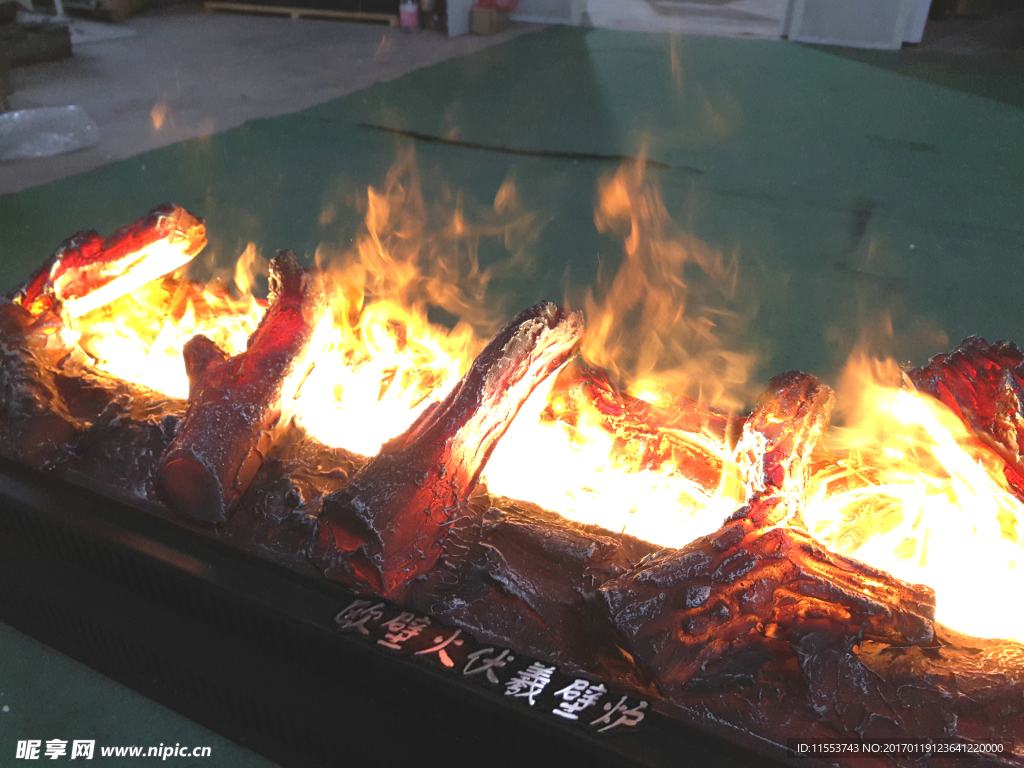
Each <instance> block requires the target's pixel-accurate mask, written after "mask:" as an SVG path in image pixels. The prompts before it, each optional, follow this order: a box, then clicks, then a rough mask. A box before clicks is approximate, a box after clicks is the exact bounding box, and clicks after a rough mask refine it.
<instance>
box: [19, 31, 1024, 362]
mask: <svg viewBox="0 0 1024 768" xmlns="http://www.w3.org/2000/svg"><path fill="white" fill-rule="evenodd" d="M894 69H896V67H894V68H893V69H889V70H887V69H883V68H880V67H877V66H870V65H867V64H864V63H862V62H859V61H855V60H851V59H849V58H844V57H840V56H836V55H832V54H830V53H828V52H825V51H822V50H816V49H813V48H808V47H802V46H796V45H788V44H780V43H773V42H761V41H745V40H732V39H718V38H698V37H693V38H681V37H670V36H664V35H647V34H639V33H625V32H612V31H604V30H581V29H571V28H559V29H550V30H547V31H545V32H542V33H540V34H536V35H531V36H524V37H521V38H518V39H516V40H513V41H511V42H509V43H507V44H505V45H502V46H497V47H494V48H490V49H487V50H485V51H482V52H479V53H476V54H474V55H472V56H467V57H464V58H461V59H456V60H452V61H448V62H445V63H442V64H438V65H436V66H433V67H429V68H427V69H424V70H420V71H418V72H415V73H412V74H410V75H407V76H405V77H402V78H399V79H398V80H395V81H393V82H390V83H384V84H378V85H375V86H373V87H371V88H369V89H366V90H364V91H361V92H358V93H355V94H352V95H350V96H347V97H345V98H342V99H338V100H336V101H333V102H330V103H328V104H325V105H322V106H319V107H315V108H312V109H309V110H306V111H304V112H300V113H298V114H295V115H290V116H285V117H280V118H275V119H268V120H257V121H252V122H250V123H247V124H246V125H244V126H242V127H240V128H238V129H236V130H233V131H229V132H227V133H224V134H220V135H216V136H212V137H209V138H204V139H197V140H194V141H188V142H184V143H182V144H178V145H175V146H171V147H167V148H164V149H160V150H156V151H153V152H149V153H147V154H144V155H140V156H138V157H135V158H132V159H130V160H126V161H123V162H119V163H115V164H112V165H109V166H106V167H104V168H101V169H98V170H96V171H93V172H90V173H86V174H82V175H80V176H77V177H73V178H69V179H65V180H62V181H59V182H55V183H53V184H49V185H46V186H43V187H39V188H35V189H31V190H27V191H25V192H22V193H19V194H16V195H11V196H7V197H4V198H0V220H2V221H3V237H2V242H0V249H2V250H0V255H2V258H3V260H4V263H5V264H6V265H7V271H6V274H5V278H6V280H5V282H6V283H8V284H13V283H14V282H15V281H16V280H17V279H19V278H21V277H23V276H24V275H25V274H26V272H27V271H28V270H29V269H30V267H31V265H33V264H35V263H38V262H39V261H40V260H41V259H42V258H44V257H45V256H46V255H47V254H48V253H49V252H50V251H51V250H52V249H53V248H54V247H55V246H56V245H57V244H58V243H59V242H60V240H61V239H62V238H63V237H64V236H66V235H68V234H70V233H71V232H74V231H76V230H78V229H81V228H86V227H92V228H96V229H98V230H99V231H101V232H105V231H110V230H111V229H113V228H114V227H116V226H118V225H120V224H122V223H125V222H128V221H131V220H133V219H134V218H136V217H137V216H138V215H140V213H142V212H144V211H145V210H147V209H148V208H149V207H151V206H152V205H154V204H157V203H159V202H162V201H164V200H173V201H176V202H179V203H181V204H183V205H185V206H186V207H188V208H190V209H191V210H193V211H194V212H196V213H198V214H200V215H203V216H205V217H206V218H207V221H208V225H209V229H210V232H211V246H212V249H213V250H214V251H215V252H216V253H217V255H218V258H220V259H222V260H223V261H224V262H225V263H227V261H229V260H230V259H231V258H233V256H234V255H236V254H237V252H238V250H239V249H240V248H241V247H242V245H244V243H246V242H248V241H250V240H251V241H254V242H256V243H257V244H258V246H259V247H260V248H261V249H262V250H263V252H265V253H270V252H272V251H273V250H275V249H277V248H285V247H290V248H293V249H295V250H297V251H298V252H300V253H304V254H306V255H307V256H308V255H311V254H312V252H313V251H314V250H315V248H316V246H317V245H318V244H319V243H320V242H321V241H328V242H336V243H344V242H345V240H346V238H351V236H352V234H353V233H354V231H355V227H356V225H357V223H358V219H359V214H358V213H357V212H356V211H355V210H354V209H351V208H345V207H344V206H341V207H342V208H343V209H344V210H343V211H342V214H341V215H339V216H338V217H336V218H335V219H333V220H332V221H331V223H330V224H329V225H325V224H323V223H322V221H321V220H322V214H323V212H324V210H325V208H326V207H328V206H329V205H332V204H334V203H336V202H338V201H339V200H341V199H342V198H345V196H346V195H347V196H349V197H351V195H352V194H353V193H354V192H356V191H358V190H361V189H365V187H366V185H368V184H378V185H379V184H381V183H382V181H383V179H384V176H385V174H386V171H387V169H388V167H389V166H390V165H391V164H392V163H393V162H394V161H395V158H396V150H397V148H398V147H399V146H400V145H404V144H410V143H411V144H414V145H415V146H416V152H417V158H418V163H419V166H420V168H421V171H422V173H423V176H424V178H425V179H430V180H433V181H443V182H445V183H447V185H448V186H449V188H451V189H454V190H463V191H464V192H465V193H466V194H467V195H470V196H472V197H474V198H476V199H477V200H480V201H490V200H491V199H493V196H494V195H495V193H496V191H497V190H498V188H499V186H500V185H501V182H502V181H503V179H505V177H506V176H507V175H508V174H509V173H513V174H514V175H515V178H516V182H517V187H518V191H519V196H520V199H521V200H522V201H523V205H524V207H526V208H528V209H530V210H533V211H535V212H536V213H537V214H539V216H540V217H541V220H542V221H543V222H545V223H544V226H543V228H542V229H541V231H540V234H539V237H538V238H537V239H536V241H535V242H533V243H532V245H531V249H532V252H533V255H534V256H535V258H536V268H535V270H534V271H533V273H532V274H530V275H522V276H521V277H520V279H518V280H514V281H509V282H507V283H505V284H502V285H493V286H492V291H493V292H497V293H502V292H503V293H505V294H507V296H506V298H507V306H508V307H509V308H510V311H511V308H515V307H517V306H525V305H527V304H529V303H532V302H533V301H535V300H537V299H540V298H543V297H553V298H561V296H562V295H563V293H564V289H565V283H566V274H568V275H569V280H570V282H572V283H573V284H574V285H577V286H579V285H585V284H586V283H587V282H588V281H591V280H593V279H594V276H595V275H596V273H597V269H598V263H599V262H601V263H602V264H603V266H604V269H605V270H606V271H607V270H611V269H613V268H614V266H615V265H616V264H617V262H618V260H619V259H620V258H621V251H622V247H621V243H620V242H618V241H616V240H614V239H612V238H609V237H605V236H603V235H600V234H599V233H598V232H597V231H596V229H595V226H594V215H593V206H594V197H595V189H596V184H597V180H598V179H599V178H600V177H601V176H602V175H603V174H607V173H609V172H611V171H613V170H614V169H615V167H616V165H617V162H618V161H617V160H616V159H615V158H616V157H618V156H622V155H633V154H637V153H639V152H640V151H641V150H643V149H644V148H646V151H647V152H648V155H649V157H650V159H651V160H652V161H655V162H656V164H657V165H658V166H660V167H657V168H655V169H652V171H651V174H652V177H654V178H656V180H657V181H658V182H659V183H660V185H661V187H662V190H663V193H664V197H665V203H666V207H667V210H668V211H669V213H671V215H672V216H673V217H674V218H675V219H676V220H677V221H678V222H680V223H681V224H683V225H684V226H685V228H687V229H689V230H690V231H692V233H693V234H694V235H695V236H696V237H698V238H700V239H701V240H703V241H704V242H706V243H707V244H709V245H710V246H711V247H713V248H716V249H720V250H721V251H723V253H725V254H726V255H727V256H729V257H731V256H735V257H736V258H737V259H738V263H739V268H740V276H739V282H738V286H737V293H736V304H737V306H739V307H743V308H745V309H746V310H747V311H748V312H750V313H753V311H754V308H756V312H757V314H756V316H755V317H754V319H753V321H752V323H751V324H750V325H749V327H748V329H747V331H746V338H745V341H744V343H746V344H748V345H749V347H750V348H751V349H754V350H756V351H757V353H758V355H759V359H760V362H761V367H760V371H759V375H760V376H761V378H765V377H767V376H768V375H771V374H772V373H773V372H777V371H780V370H785V369H790V368H802V369H805V370H809V371H812V372H815V373H818V374H819V375H823V376H825V377H830V376H832V375H834V373H835V372H836V370H837V369H838V367H839V366H840V365H841V363H842V361H844V360H845V359H846V357H847V355H848V354H849V352H850V349H851V347H852V345H853V344H854V342H855V341H856V340H857V339H858V338H859V337H860V335H861V330H862V328H863V327H864V325H865V324H870V323H873V322H875V321H876V320H877V318H878V317H880V316H881V315H882V314H883V313H886V312H887V313H889V315H890V316H891V318H892V323H893V329H894V333H895V336H896V340H895V342H894V343H893V344H892V345H891V346H892V350H893V351H894V352H895V353H896V354H897V355H899V356H900V357H901V358H904V359H907V360H910V359H912V360H914V361H922V360H924V359H925V358H926V357H927V356H928V355H930V354H933V353H935V352H939V351H941V350H942V349H943V348H944V347H946V346H948V345H949V344H951V343H956V342H957V341H959V340H960V338H961V337H963V336H966V335H968V334H971V333H979V334H982V335H985V336H986V337H990V338H995V337H1000V338H1002V337H1007V338H1010V339H1017V340H1020V341H1024V319H1022V318H1021V317H1020V315H1019V313H1018V312H1017V311H1016V301H1015V299H1016V291H1017V290H1018V286H1019V285H1021V284H1022V283H1024V260H1022V259H1021V256H1022V255H1024V192H1022V190H1024V142H1021V141H1020V137H1021V136H1022V135H1024V112H1022V111H1021V110H1020V109H1018V108H1016V107H1014V106H1012V105H1010V104H1007V103H1002V102H999V101H995V100H992V99H987V98H982V97H978V96H975V95H972V94H969V93H965V92H963V91H962V90H956V89H952V88H949V89H947V88H945V87H942V86H941V85H937V84H935V83H931V82H925V81H922V80H920V79H915V78H912V77H904V76H902V75H900V74H899V73H898V72H897V71H893V70H894ZM381 127H383V128H387V129H391V131H404V132H407V133H409V134H413V136H412V137H410V136H408V135H401V134H399V133H394V132H388V131H382V130H380V128H381ZM430 137H433V138H436V139H443V140H446V141H447V142H454V143H446V141H442V142H438V141H427V140H425V139H426V138H430ZM487 146H490V147H497V148H501V149H502V150H504V151H500V152H499V151H490V150H488V149H486V148H484V147H487ZM563 155H564V156H563ZM435 187H437V185H435ZM438 188H439V187H438ZM343 193H344V194H343ZM427 194H428V196H429V194H430V193H429V190H428V192H427Z"/></svg>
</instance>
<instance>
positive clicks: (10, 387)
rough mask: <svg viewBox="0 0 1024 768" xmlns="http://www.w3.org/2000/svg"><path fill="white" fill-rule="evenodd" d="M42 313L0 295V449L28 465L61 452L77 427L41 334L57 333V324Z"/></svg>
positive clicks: (78, 430)
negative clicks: (38, 314)
mask: <svg viewBox="0 0 1024 768" xmlns="http://www.w3.org/2000/svg"><path fill="white" fill-rule="evenodd" d="M48 317H49V319H50V320H51V321H52V322H49V323H40V322H39V320H38V319H37V318H35V317H33V316H32V315H30V314H29V313H28V311H27V310H25V309H24V308H23V307H21V306H20V305H18V304H16V303H13V302H11V301H9V300H0V451H2V452H3V453H4V454H5V455H7V456H10V457H11V458H14V459H17V460H18V461H21V462H23V463H25V464H29V465H30V466H34V467H43V466H49V465H52V464H53V463H54V462H56V461H58V460H59V458H60V457H61V456H64V455H66V454H67V452H68V450H69V448H70V447H71V446H72V445H73V444H74V443H75V441H76V440H77V438H78V435H79V434H80V433H81V429H82V426H81V425H80V424H79V423H78V421H77V420H76V419H75V417H74V416H72V414H71V413H70V412H69V410H68V407H67V405H66V404H65V402H64V399H63V398H62V397H61V395H60V392H59V391H58V389H57V382H56V379H55V372H54V368H53V366H52V364H51V362H50V360H49V359H48V358H49V357H50V356H51V354H50V352H51V350H50V349H49V348H48V345H47V339H48V338H50V337H56V338H58V339H59V336H60V333H61V330H62V329H63V324H62V323H61V322H60V319H59V318H57V317H56V316H55V315H52V314H51V315H49V316H48ZM36 336H40V337H42V338H40V339H39V343H34V341H35V338H34V337H36ZM54 344H55V345H60V342H59V341H55V342H54Z"/></svg>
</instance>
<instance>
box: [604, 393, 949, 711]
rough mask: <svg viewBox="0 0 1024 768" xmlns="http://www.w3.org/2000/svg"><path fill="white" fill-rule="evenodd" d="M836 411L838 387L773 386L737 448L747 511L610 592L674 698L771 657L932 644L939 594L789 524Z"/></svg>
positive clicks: (619, 621)
mask: <svg viewBox="0 0 1024 768" xmlns="http://www.w3.org/2000/svg"><path fill="white" fill-rule="evenodd" d="M831 405H832V393H831V391H830V390H829V389H828V388H827V387H825V386H824V385H822V384H820V383H819V382H818V381H817V380H816V379H815V378H814V377H812V376H808V375H806V374H792V373H791V374H784V375H782V376H779V377H776V378H775V379H773V380H772V382H771V384H770V387H769V392H768V393H767V395H766V396H763V397H762V398H761V400H760V401H759V404H758V407H757V409H756V410H755V411H754V413H753V414H752V415H751V417H750V418H749V419H748V420H747V422H746V424H745V426H744V432H743V437H742V439H741V442H740V447H741V449H742V452H741V454H740V456H741V458H744V459H746V464H747V466H746V467H745V476H746V478H747V482H748V490H749V491H750V492H751V498H750V503H749V504H748V505H747V506H746V507H744V508H742V509H741V510H739V511H738V512H737V514H736V515H735V516H734V519H733V521H732V522H730V523H729V524H727V525H726V526H725V527H723V528H722V529H721V530H720V531H718V532H717V533H715V534H713V535H711V536H706V537H704V538H701V539H698V540H697V541H695V542H693V543H692V544H690V545H688V546H686V547H684V548H682V549H680V550H675V551H669V552H664V553H661V554H659V555H656V556H654V557H652V558H651V559H649V560H648V561H647V562H645V563H643V564H642V565H641V566H640V567H639V568H637V569H636V570H635V571H633V572H631V573H629V574H627V575H625V576H623V577H621V578H619V579H615V580H613V581H610V582H608V583H606V584H605V585H604V586H602V587H601V590H600V592H601V595H602V596H603V598H604V600H605V603H606V604H607V606H608V609H609V613H610V615H611V618H612V621H613V623H614V624H615V626H616V628H617V629H618V630H619V631H620V632H621V633H622V635H623V636H624V637H625V638H627V639H628V640H629V650H631V651H632V652H634V654H635V656H636V657H637V658H638V659H640V660H642V661H643V662H644V663H646V664H647V665H648V666H649V667H650V669H651V671H652V672H653V673H654V676H655V678H656V679H657V680H658V684H659V686H660V687H661V688H662V690H663V691H664V692H666V693H667V694H669V695H672V694H673V693H680V692H682V691H684V690H686V688H687V687H688V686H692V685H695V684H699V683H703V682H707V681H712V680H718V681H721V680H722V679H733V680H744V679H745V680H747V681H752V680H753V679H754V678H755V677H756V675H757V672H758V670H759V669H760V667H761V666H762V665H763V664H764V663H765V662H766V661H768V660H771V659H775V660H780V659H785V658H787V657H790V658H794V661H795V657H794V654H797V653H805V654H806V653H813V652H817V651H820V650H821V649H823V648H826V647H838V648H844V649H846V650H849V649H850V648H851V647H852V646H853V645H854V644H855V643H857V642H860V641H862V640H863V639H865V638H869V639H879V640H884V641H886V642H888V643H890V644H893V645H908V644H925V643H931V642H932V641H933V638H934V629H933V624H932V620H933V617H934V594H933V593H932V592H931V590H929V589H928V588H927V587H921V586H912V585H909V584H905V583H903V582H900V581H899V580H897V579H895V578H893V577H892V576H889V575H888V574H886V573H885V572H883V571H879V570H876V569H874V568H870V567H868V566H865V565H863V564H862V563H858V562H857V561H855V560H851V559H848V558H845V557H842V556H840V555H834V554H832V553H829V552H827V551H826V550H825V549H824V548H823V547H822V546H821V545H819V544H818V543H817V542H815V541H814V540H813V539H812V538H811V537H810V536H809V535H808V534H807V533H805V532H804V531H801V530H798V529H796V528H792V527H782V524H783V523H786V522H788V523H789V524H791V525H799V524H800V515H799V513H800V504H801V499H800V495H801V494H802V488H803V484H804V482H805V480H806V474H807V463H808V461H809V460H810V455H811V452H812V451H813V449H814V447H815V445H816V443H817V442H818V439H819V438H820V435H821V433H822V431H823V430H824V429H825V427H826V426H827V423H828V416H829V413H830V410H831ZM666 638H672V639H673V642H666Z"/></svg>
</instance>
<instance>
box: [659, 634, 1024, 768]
mask: <svg viewBox="0 0 1024 768" xmlns="http://www.w3.org/2000/svg"><path fill="white" fill-rule="evenodd" d="M936 639H937V641H938V644H937V645H936V646H934V647H916V646H909V647H897V646H891V645H888V644H886V643H879V642H875V641H870V640H866V641H864V642H863V643H861V644H859V645H858V646H857V647H855V648H854V649H853V650H852V652H851V651H847V650H845V649H839V648H829V649H825V650H823V651H821V652H819V653H815V654H810V655H800V656H798V657H796V658H795V659H794V658H791V659H790V660H789V663H788V664H778V663H767V664H764V665H763V666H761V668H760V669H759V670H758V675H757V678H756V680H755V681H754V682H753V684H750V685H746V686H737V685H734V686H721V687H719V688H718V689H715V690H709V689H703V690H701V689H692V690H690V691H687V692H684V693H682V694H680V695H678V696H675V697H673V701H672V702H671V703H668V704H662V705H661V706H662V707H666V708H667V711H669V712H670V713H671V714H673V715H675V716H676V717H679V718H681V719H683V720H686V721H689V722H692V723H694V724H695V725H699V726H701V727H704V728H708V729H710V730H713V731H718V732H719V733H722V735H724V736H726V737H730V734H729V733H728V732H723V731H722V729H721V725H722V724H723V723H728V724H730V725H731V726H732V727H733V728H735V729H737V731H738V732H739V733H738V734H734V735H731V738H734V739H735V738H737V735H739V736H740V738H742V737H743V735H744V734H747V735H750V736H753V737H754V738H755V739H769V740H771V741H774V742H776V743H779V744H785V742H786V740H787V739H788V738H800V739H823V740H841V741H856V740H859V739H865V740H879V741H888V742H906V741H909V740H912V739H922V740H927V739H957V740H963V741H966V742H968V743H970V742H974V743H980V744H1001V745H1004V752H1003V753H1002V754H993V755H988V756H980V755H979V756H976V757H975V758H973V759H972V760H971V763H970V764H971V765H984V766H1020V765H1024V745H1022V744H1021V742H1020V734H1021V733H1022V732H1024V730H1022V729H1024V721H1022V713H1024V707H1022V706H1021V703H1020V702H1021V700H1022V697H1024V672H1022V670H1024V646H1021V645H1020V644H1017V643H1012V642H1007V641H998V640H979V639H977V638H969V637H965V636H963V635H957V634H956V633H953V632H951V631H950V630H948V629H946V628H945V627H942V626H941V625H939V626H938V627H937V628H936ZM800 762H803V761H800ZM835 762H836V763H837V764H840V765H849V766H865V767H871V768H874V766H888V767H889V768H891V767H892V766H900V767H901V768H902V767H904V766H905V767H907V768H910V767H911V766H917V767H918V768H919V767H920V766H922V765H927V766H935V767H936V768H939V767H940V766H941V767H942V768H947V767H948V768H956V766H962V765H964V764H965V763H964V758H963V756H962V755H961V756H955V757H943V756H941V755H935V756H932V757H930V758H927V759H924V758H922V757H921V756H919V755H918V756H914V755H910V756H894V755H878V756H877V757H870V756H860V755H858V756H857V758H856V759H854V760H845V759H841V758H839V759H837V760H836V761H835Z"/></svg>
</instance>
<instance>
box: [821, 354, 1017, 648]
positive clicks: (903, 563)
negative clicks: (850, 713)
mask: <svg viewBox="0 0 1024 768" xmlns="http://www.w3.org/2000/svg"><path fill="white" fill-rule="evenodd" d="M872 367H873V366H872V364H871V362H870V361H868V360H866V359H864V358H859V359H855V360H853V361H852V362H851V369H850V370H849V371H848V375H847V386H846V387H845V388H846V389H850V386H849V385H850V382H851V379H852V380H855V381H856V384H855V387H856V388H855V389H854V390H853V391H850V392H848V393H847V394H849V395H850V397H851V399H853V400H854V402H855V404H856V405H855V409H854V410H853V411H852V413H851V416H850V423H849V425H848V426H847V427H846V428H843V429H837V428H834V429H833V430H832V431H831V432H830V434H829V435H828V437H827V445H828V447H829V449H830V451H831V452H832V453H833V454H834V455H836V456H840V457H841V458H840V459H839V461H838V462H837V463H835V464H834V465H833V466H831V467H829V468H827V469H825V470H822V471H821V472H819V473H817V474H816V475H815V476H814V477H812V480H811V484H810V488H809V494H808V496H809V501H808V505H807V508H806V510H805V512H804V519H805V521H806V523H807V525H808V528H809V529H810V531H811V533H812V534H813V535H814V536H816V537H817V538H818V539H819V540H820V541H822V543H824V544H825V545H826V546H828V547H829V548H830V549H832V550H834V551H837V552H840V553H842V554H846V555H850V556H851V557H855V558H857V559H858V560H862V561H863V562H866V563H869V564H870V565H873V566H876V567H878V568H881V569H883V570H885V571H888V572H889V573H891V574H893V575H894V576H897V577H899V578H901V579H904V580H905V581H909V582H912V583H922V584H927V585H928V586H930V587H932V588H933V589H935V591H936V599H937V607H936V617H937V619H938V620H939V621H941V622H942V623H944V624H946V625H948V626H950V627H952V628H954V629H957V630H960V631H963V632H967V633H970V634H974V635H978V636H982V637H1004V638H1016V639H1018V640H1024V617H1022V616H1021V614H1020V612H1019V611H1016V610H1014V609H1013V608H1012V607H1011V606H1010V604H1009V603H1008V602H1007V597H1006V596H1007V595H1013V594H1017V593H1018V591H1019V590H1021V589H1024V538H1022V534H1024V526H1022V522H1024V505H1022V504H1021V501H1020V500H1019V499H1018V498H1017V497H1016V495H1015V494H1014V493H1013V490H1012V488H1011V486H1010V485H1009V483H1008V482H1007V480H1006V478H1005V476H1004V474H1003V471H1002V468H1003V460H1002V459H1001V458H1000V457H999V456H997V455H996V454H995V453H993V452H992V451H991V450H990V449H989V448H987V447H986V446H984V445H982V444H981V443H980V442H979V441H978V440H977V439H976V438H974V437H973V436H972V435H971V434H970V432H969V431H968V430H967V428H966V427H965V426H964V424H963V422H962V421H961V420H960V418H959V417H957V416H956V415H955V414H954V413H953V412H952V411H950V410H949V409H948V408H947V407H946V406H945V405H943V404H942V403H941V402H939V401H938V400H936V399H934V398H932V397H930V396H928V395H924V394H921V393H918V392H914V391H911V390H907V389H901V388H898V387H896V386H894V385H892V384H891V383H887V382H885V381H882V380H880V377H879V376H878V375H877V374H875V373H873V372H872ZM840 394H841V395H842V394H844V392H843V388H841V389H840Z"/></svg>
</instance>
